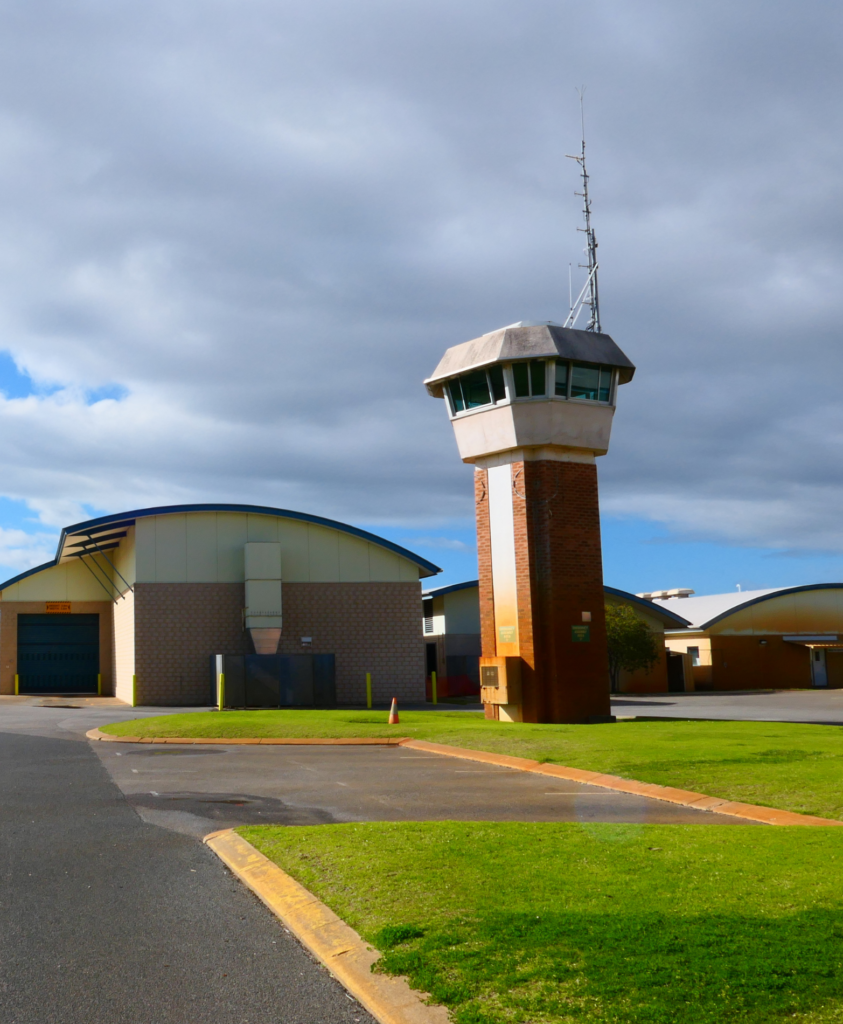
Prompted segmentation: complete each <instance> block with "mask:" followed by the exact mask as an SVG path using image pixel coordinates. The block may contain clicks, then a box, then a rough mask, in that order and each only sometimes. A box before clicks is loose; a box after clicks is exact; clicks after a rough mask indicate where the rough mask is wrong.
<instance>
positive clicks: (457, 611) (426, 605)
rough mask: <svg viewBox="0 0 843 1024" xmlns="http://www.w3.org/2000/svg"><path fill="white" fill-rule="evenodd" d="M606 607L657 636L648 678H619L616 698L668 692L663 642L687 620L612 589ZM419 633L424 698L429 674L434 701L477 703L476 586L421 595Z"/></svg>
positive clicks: (641, 674) (634, 675)
mask: <svg viewBox="0 0 843 1024" xmlns="http://www.w3.org/2000/svg"><path fill="white" fill-rule="evenodd" d="M603 591H604V595H605V600H606V601H607V602H608V603H610V604H628V605H629V606H630V607H632V609H633V610H634V611H635V614H636V615H638V617H639V618H641V619H643V621H644V622H646V623H647V625H648V626H649V627H650V629H651V630H652V631H653V632H654V633H656V634H657V636H658V646H659V651H660V652H661V653H660V657H659V660H658V662H656V664H655V665H653V667H652V668H651V669H650V670H649V671H648V672H634V673H629V672H623V673H622V674H621V680H620V691H621V692H635V693H660V692H664V691H666V690H667V689H668V667H669V655H668V652H667V650H666V649H665V646H664V642H663V637H664V632H665V630H666V629H676V628H677V627H686V626H688V624H689V623H688V621H687V619H685V618H683V617H682V616H681V615H679V614H677V613H676V612H674V611H673V609H672V608H663V607H661V606H660V605H659V604H656V603H655V602H653V601H646V600H644V599H643V598H640V597H637V596H636V595H635V594H629V593H627V591H625V590H618V589H617V588H616V587H605V586H604V588H603ZM422 631H423V635H424V641H425V651H426V661H427V693H428V697H430V695H431V672H433V671H435V672H436V674H437V693H438V696H439V697H440V698H441V697H444V698H447V697H467V696H472V695H476V696H477V698H478V700H479V697H480V674H479V673H480V669H479V664H480V661H479V659H480V603H479V588H478V581H477V580H469V581H467V582H466V583H455V584H453V585H452V586H450V587H439V588H438V589H436V590H426V591H425V592H424V593H423V594H422Z"/></svg>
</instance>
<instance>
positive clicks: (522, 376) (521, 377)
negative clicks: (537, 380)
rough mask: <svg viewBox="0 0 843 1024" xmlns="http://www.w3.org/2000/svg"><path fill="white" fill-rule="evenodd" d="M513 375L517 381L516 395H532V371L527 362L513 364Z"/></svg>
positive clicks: (518, 396) (523, 396) (517, 396)
mask: <svg viewBox="0 0 843 1024" xmlns="http://www.w3.org/2000/svg"><path fill="white" fill-rule="evenodd" d="M512 377H513V380H514V381H515V397H516V398H529V397H530V371H529V369H528V367H527V364H526V363H513V364H512Z"/></svg>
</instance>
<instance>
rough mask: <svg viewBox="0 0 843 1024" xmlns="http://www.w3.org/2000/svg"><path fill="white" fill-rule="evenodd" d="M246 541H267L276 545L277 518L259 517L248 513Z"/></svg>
mask: <svg viewBox="0 0 843 1024" xmlns="http://www.w3.org/2000/svg"><path fill="white" fill-rule="evenodd" d="M247 530H248V539H249V540H251V541H268V542H270V543H272V544H277V543H278V517H277V516H259V515H253V514H252V513H250V514H249V515H248V516H247Z"/></svg>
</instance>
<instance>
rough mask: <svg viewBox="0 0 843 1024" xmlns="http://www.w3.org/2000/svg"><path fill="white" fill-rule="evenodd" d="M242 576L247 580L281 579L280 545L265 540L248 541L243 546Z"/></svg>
mask: <svg viewBox="0 0 843 1024" xmlns="http://www.w3.org/2000/svg"><path fill="white" fill-rule="evenodd" d="M243 563H244V574H245V577H246V579H247V580H280V579H281V545H280V544H278V543H277V542H273V541H266V540H250V541H249V542H248V543H247V544H244V545H243Z"/></svg>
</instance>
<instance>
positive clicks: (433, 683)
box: [430, 672, 439, 704]
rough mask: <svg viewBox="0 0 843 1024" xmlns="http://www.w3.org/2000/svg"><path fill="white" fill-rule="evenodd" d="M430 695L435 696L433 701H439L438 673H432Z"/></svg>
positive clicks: (436, 702) (435, 702)
mask: <svg viewBox="0 0 843 1024" xmlns="http://www.w3.org/2000/svg"><path fill="white" fill-rule="evenodd" d="M430 696H431V697H432V698H433V703H434V704H438V703H439V701H438V700H437V699H436V673H435V672H431V673H430Z"/></svg>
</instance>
